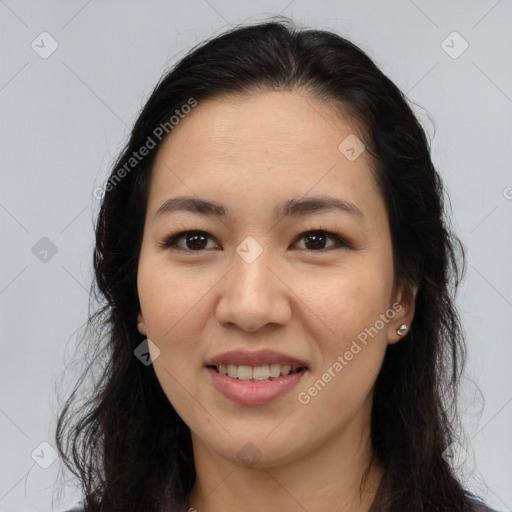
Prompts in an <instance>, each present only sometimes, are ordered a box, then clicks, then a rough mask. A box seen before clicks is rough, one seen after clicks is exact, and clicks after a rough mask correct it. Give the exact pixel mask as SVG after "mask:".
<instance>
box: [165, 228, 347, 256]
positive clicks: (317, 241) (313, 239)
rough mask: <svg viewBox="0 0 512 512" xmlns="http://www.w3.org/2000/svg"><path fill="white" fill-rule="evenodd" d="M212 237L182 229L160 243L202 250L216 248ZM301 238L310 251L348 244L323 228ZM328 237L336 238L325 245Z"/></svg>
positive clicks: (181, 248) (298, 238)
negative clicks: (182, 241)
mask: <svg viewBox="0 0 512 512" xmlns="http://www.w3.org/2000/svg"><path fill="white" fill-rule="evenodd" d="M210 238H211V236H210V235H209V234H208V233H206V232H205V231H182V232H181V233H177V234H175V235H171V236H169V237H167V238H166V239H165V240H164V241H163V242H162V243H161V244H160V248H161V249H168V248H177V249H178V250H187V249H188V250H189V251H195V252H197V251H202V250H203V249H215V247H207V245H208V239H210ZM301 239H304V240H305V248H304V249H305V250H310V251H325V250H326V249H331V248H335V247H346V246H348V243H347V242H346V241H345V240H343V239H342V238H341V237H340V236H338V235H336V234H334V233H329V232H327V231H322V230H316V231H306V232H305V233H302V234H300V235H299V236H298V237H297V238H295V240H294V244H295V243H297V242H298V241H299V240H301ZM328 239H331V240H334V242H335V243H334V244H332V245H330V246H327V247H325V244H326V241H327V240H328ZM181 240H184V244H185V246H183V245H182V244H180V243H179V242H180V241H181Z"/></svg>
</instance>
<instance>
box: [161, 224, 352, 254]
mask: <svg viewBox="0 0 512 512" xmlns="http://www.w3.org/2000/svg"><path fill="white" fill-rule="evenodd" d="M318 233H322V234H325V235H326V237H327V238H331V239H333V240H334V241H335V242H336V244H337V246H336V245H334V246H330V247H327V248H325V249H317V250H314V249H301V250H303V251H307V252H318V253H324V252H326V251H330V250H333V249H342V248H350V247H351V245H350V244H349V243H348V242H347V241H346V240H345V239H344V238H342V237H341V236H339V235H337V234H336V233H331V232H329V231H325V230H324V229H312V230H308V231H304V232H303V233H301V234H300V235H298V236H297V237H295V239H294V241H293V244H295V243H297V242H298V241H299V240H301V239H302V238H304V237H305V236H306V235H311V234H318ZM191 234H195V235H205V236H206V237H208V240H211V239H213V237H212V236H211V235H210V234H209V233H207V232H206V231H201V230H199V229H191V230H188V231H179V232H176V233H173V234H171V235H168V236H167V237H166V238H165V239H164V240H162V241H161V242H160V243H159V244H158V246H159V247H160V249H171V250H177V251H185V252H190V253H201V252H205V251H210V250H217V249H198V250H192V249H184V248H183V247H176V242H177V241H179V240H180V239H181V238H183V237H184V236H185V235H191Z"/></svg>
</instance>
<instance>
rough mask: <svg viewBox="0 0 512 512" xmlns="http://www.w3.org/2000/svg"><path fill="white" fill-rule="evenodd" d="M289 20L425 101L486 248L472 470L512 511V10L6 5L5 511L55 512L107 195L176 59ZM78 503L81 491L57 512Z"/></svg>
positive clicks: (473, 240)
mask: <svg viewBox="0 0 512 512" xmlns="http://www.w3.org/2000/svg"><path fill="white" fill-rule="evenodd" d="M277 13H282V14H283V15H286V16H289V17H291V18H293V19H294V20H295V21H298V22H301V23H304V24H306V25H308V26H312V27H318V28H324V29H330V30H332V31H334V32H337V33H339V34H341V35H344V36H345V37H348V38H349V39H351V40H352V41H354V42H355V43H356V44H358V45H360V46H361V47H362V48H363V49H364V50H366V51H367V52H368V53H369V54H370V56H372V57H373V58H374V59H375V60H376V62H377V63H378V64H379V65H380V66H381V68H382V69H383V71H384V72H385V73H386V74H387V75H388V76H389V77H390V78H391V79H392V80H394V81H395V82H396V83H397V85H398V86H399V87H400V88H401V89H402V90H403V91H405V92H407V94H408V97H409V98H410V99H411V100H412V101H413V102H414V103H415V104H416V105H415V107H414V108H415V111H416V112H417V114H418V116H420V118H421V121H422V123H423V125H424V126H425V128H426V130H427V132H428V134H429V136H430V137H431V138H432V148H433V159H434V163H435V164H436V165H437V168H438V170H439V171H440V173H441V175H442V177H443V178H444V182H445V184H446V187H447V189H448V193H449V195H450V198H451V203H452V208H453V214H452V222H453V225H454V227H455V229H456V230H457V232H458V234H459V236H460V237H461V239H462V241H463V242H464V244H465V245H466V247H467V249H468V256H469V258H468V272H467V277H466V280H465V283H464V285H463V287H462V289H461V292H460V294H459V296H458V304H459V307H460V310H461V313H462V318H463V321H464V326H465V330H466V333H467V338H468V347H469V365H468V372H467V375H468V379H469V380H468V381H467V383H466V385H465V387H464V390H465V391H464V402H463V404H464V410H465V413H466V414H465V416H464V421H465V424H466V427H467V430H468V432H467V435H468V440H469V442H470V443H471V444H470V446H471V449H470V451H469V455H468V459H467V461H466V464H465V475H466V476H465V477H464V478H465V480H466V481H467V482H468V485H469V486H470V487H471V489H473V490H475V491H476V492H478V493H480V494H481V495H483V496H484V497H486V499H487V501H488V503H489V504H490V505H492V506H494V507H496V508H497V509H499V510H512V487H511V486H510V483H511V482H512V464H511V460H512V440H511V436H510V432H511V431H512V429H511V426H512V403H511V401H512V389H511V385H510V382H511V379H510V361H511V360H512V344H511V336H510V329H511V321H510V318H511V316H512V278H511V273H510V261H512V230H511V224H512V223H511V219H512V173H511V169H512V156H511V155H512V152H511V135H512V130H511V128H512V71H511V58H510V53H511V50H512V36H511V31H510V27H512V1H511V0H500V1H496V0H482V1H467V0H458V1H451V2H446V1H442V0H436V1H432V0H431V1H427V0H414V1H412V0H396V1H377V0H374V1H370V0H363V1H361V0H359V1H357V0H338V1H327V0H323V1H315V2H312V1H310V2H306V1H301V0H293V1H289V0H280V1H273V2H272V1H261V0H251V1H250V2H233V1H229V0H208V1H207V0H189V1H186V2H185V1H183V2H177V1H156V0H152V1H145V2H143V1H134V0H122V1H121V0H117V1H114V0H91V1H87V0H80V1H78V0H76V1H75V0H73V1H71V0H65V1H64V0H62V1H55V0H53V1H44V2H41V1H37V0H33V1H26V0H25V1H24V0H0V15H1V34H2V36H1V37H2V39H1V47H2V64H1V70H0V90H1V94H0V102H1V108H2V114H1V119H2V121H1V133H0V141H1V148H0V149H1V158H2V167H1V168H2V188H1V194H0V223H1V228H2V251H1V275H0V305H1V311H2V345H1V354H2V357H1V359H0V365H1V370H0V383H1V390H2V392H1V396H0V429H1V430H0V432H1V435H0V450H1V473H0V510H1V511H4V512H13V511H24V512H27V511H30V510H33V511H48V510H52V509H53V508H52V501H51V496H52V490H53V485H54V483H55V482H56V479H57V476H58V466H59V462H58V461H57V462H55V463H54V464H52V465H50V467H49V468H48V469H43V468H42V467H40V465H39V464H38V462H41V461H42V460H43V459H45V457H46V459H45V460H46V461H47V462H48V453H50V451H49V450H50V449H49V448H48V447H44V446H43V447H42V448H41V447H39V445H40V443H41V442H43V441H46V442H49V443H50V444H53V431H54V428H55V418H56V412H57V410H58V406H59V402H58V400H57V398H56V394H57V389H56V387H57V385H56V383H57V382H59V383H60V379H61V376H62V371H63V368H64V364H65V363H66V362H69V361H70V360H71V358H72V356H73V347H74V344H75V339H74V333H75V332H76V330H77V329H78V328H79V327H80V326H81V325H82V324H83V323H84V321H85V320H86V313H87V301H88V294H87V291H88V289H89V284H90V280H91V262H92V248H93V227H92V226H93V224H92V220H93V218H94V217H95V215H96V213H97V211H98V201H97V200H96V199H95V198H94V196H93V194H92V191H93V189H94V187H97V186H100V185H101V184H102V183H103V181H104V179H105V178H106V176H107V172H108V168H109V165H110V164H111V162H112V160H113V158H114V157H115V156H116V154H117V152H118V151H119V150H120V149H121V147H122V144H123V142H124V141H125V139H126V137H127V135H128V133H129V129H130V127H131V126H132V124H133V122H134V120H135V119H136V116H137V113H138V111H139V109H140V108H141V105H142V104H143V102H144V101H145V100H146V99H147V97H148V95H149V93H150V92H151V90H152V88H153V87H154V85H155V84H156V82H157V80H158V79H159V78H160V76H161V74H162V72H163V71H164V69H165V68H166V67H168V66H169V65H171V64H173V63H174V62H175V61H176V59H178V58H179V57H181V56H183V55H184V53H185V52H186V51H188V49H189V48H190V47H192V46H193V45H195V44H196V43H198V42H200V41H201V40H203V39H205V38H207V37H210V36H212V35H214V34H218V33H220V32H222V31H224V30H225V29H227V28H229V27H230V26H234V25H236V24H239V23H246V22H256V21H259V20H262V19H264V18H266V17H267V16H269V15H273V14H277ZM43 31H47V32H48V33H49V34H51V36H52V37H53V38H54V39H55V40H56V41H57V42H58V45H59V46H58V48H57V50H56V51H55V52H54V53H53V54H52V55H51V56H49V57H48V58H46V59H43V58H41V57H40V56H39V54H38V53H36V52H35V51H34V50H33V49H32V48H31V43H32V41H34V40H35V44H36V43H37V44H39V46H40V47H42V45H43V43H41V42H40V40H41V38H42V37H47V36H39V35H40V34H41V32H43ZM453 31H457V32H458V33H459V34H460V35H461V36H462V37H463V38H464V40H466V41H467V43H468V44H469V47H468V49H467V50H466V51H465V52H464V53H462V54H461V55H460V56H458V58H452V57H451V56H450V55H448V53H447V52H446V51H445V49H444V48H443V46H442V42H443V41H444V40H446V38H447V36H449V35H450V34H451V33H452V32H453ZM456 37H457V36H456ZM452 41H453V42H452ZM447 44H448V45H449V46H452V47H453V48H452V49H451V50H450V51H451V52H452V53H453V52H456V53H458V52H459V51H460V50H461V49H462V48H463V47H462V46H461V44H463V41H462V40H458V39H456V38H455V39H453V36H452V37H451V38H449V39H448V40H447V42H446V43H445V44H444V46H445V48H446V45H447ZM44 45H45V48H46V49H48V48H49V47H50V46H49V39H45V43H44ZM446 49H447V48H446ZM434 125H435V134H434ZM43 237H47V238H49V239H50V240H51V241H52V243H53V244H55V246H56V248H57V252H56V254H55V255H53V256H51V253H49V254H48V256H47V260H48V261H46V262H43V261H40V259H38V258H37V257H36V255H35V254H34V253H33V250H32V248H33V246H34V245H35V244H36V243H37V242H38V241H39V240H40V239H41V238H43ZM36 247H37V246H36ZM42 256H43V255H41V257H42ZM74 376H76V373H75V374H72V375H70V377H69V379H68V380H67V382H68V383H70V382H71V380H72V378H73V377H74ZM472 382H473V383H476V384H477V385H478V386H479V388H480V390H481V391H482V394H483V397H484V398H482V397H481V396H480V395H478V393H477V392H476V391H475V387H474V385H473V384H472ZM68 388H69V386H67V387H66V385H65V384H63V385H62V386H60V387H59V391H60V392H61V394H62V395H63V396H65V395H66V392H67V391H69V389H70V388H69V389H68ZM484 399H485V401H484ZM41 449H42V450H43V452H41ZM34 450H36V453H35V455H34V459H33V458H32V456H31V454H32V453H33V452H34ZM43 453H44V456H43V455H42V454H43ZM37 454H39V456H40V457H39V458H38V457H37ZM35 460H37V461H38V462H36V461H35ZM43 462H44V461H43ZM78 498H79V496H78V494H77V493H76V491H75V490H74V489H73V488H72V487H71V488H70V489H69V491H67V496H65V497H64V498H63V500H62V502H59V503H54V504H53V507H55V510H60V509H61V508H63V507H65V506H66V505H71V504H73V503H75V502H76V501H77V500H78Z"/></svg>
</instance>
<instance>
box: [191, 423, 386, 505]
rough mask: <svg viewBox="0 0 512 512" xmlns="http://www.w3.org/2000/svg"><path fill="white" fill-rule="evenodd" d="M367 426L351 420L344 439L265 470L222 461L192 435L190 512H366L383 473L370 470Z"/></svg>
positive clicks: (374, 467) (338, 437) (375, 468)
mask: <svg viewBox="0 0 512 512" xmlns="http://www.w3.org/2000/svg"><path fill="white" fill-rule="evenodd" d="M366 420H367V418H362V417H360V418H354V421H353V422H352V423H351V424H350V425H348V426H347V428H346V429H345V431H344V432H343V434H342V435H339V434H336V435H334V434H333V437H332V438H331V439H329V440H328V441H327V442H324V443H323V444H322V445H321V446H318V447H314V449H312V450H311V451H310V452H309V453H308V454H307V455H305V456H303V457H301V458H298V459H295V460H293V461H292V462H290V463H288V464H283V465H279V466H273V467H267V468H256V467H252V468H249V467H245V466H243V465H242V464H240V463H238V462H235V461H232V460H226V459H225V458H223V457H221V456H220V455H218V454H217V453H216V452H214V451H213V450H211V448H210V447H207V446H206V445H205V444H204V443H203V442H202V441H201V440H200V439H199V438H197V437H196V436H194V435H192V438H193V444H194V458H195V466H196V481H195V484H194V487H193V489H192V491H191V493H190V496H189V507H190V508H191V509H195V510H197V511H198V512H221V511H222V512H231V511H238V510H244V511H245V512H256V511H257V512H271V511H272V512H274V511H277V510H279V511H281V510H307V511H308V512H320V511H322V512H324V511H325V510H332V511H343V512H369V511H370V508H371V506H372V503H373V501H374V498H375V495H376V493H377V490H378V487H379V484H380V481H381V478H382V475H383V470H382V469H381V468H380V467H379V466H378V465H376V464H373V465H371V466H370V460H371V455H372V450H371V442H370V432H369V424H370V423H369V421H366ZM368 467H370V470H369V472H368V475H367V478H366V479H365V481H364V485H363V486H361V482H362V479H363V476H364V474H365V471H366V470H367V468H368ZM361 491H362V492H361ZM189 510H190V509H189Z"/></svg>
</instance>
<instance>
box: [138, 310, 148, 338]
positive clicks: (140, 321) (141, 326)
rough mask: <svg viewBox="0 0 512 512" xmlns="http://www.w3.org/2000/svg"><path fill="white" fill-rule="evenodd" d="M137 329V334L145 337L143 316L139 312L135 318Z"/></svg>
mask: <svg viewBox="0 0 512 512" xmlns="http://www.w3.org/2000/svg"><path fill="white" fill-rule="evenodd" d="M137 329H138V330H139V332H140V333H141V334H143V335H144V336H147V332H146V324H145V323H144V316H143V315H142V313H141V312H139V314H138V316H137Z"/></svg>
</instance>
